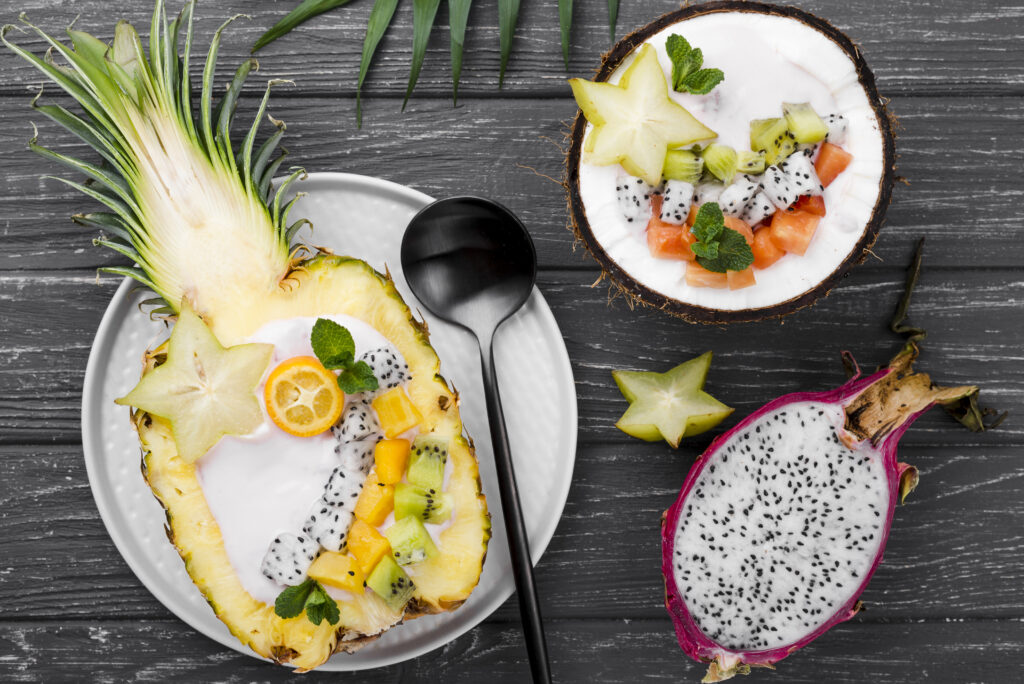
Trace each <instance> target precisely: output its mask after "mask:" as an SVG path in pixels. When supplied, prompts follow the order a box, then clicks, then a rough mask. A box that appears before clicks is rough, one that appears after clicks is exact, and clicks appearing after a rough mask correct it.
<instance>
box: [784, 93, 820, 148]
mask: <svg viewBox="0 0 1024 684" xmlns="http://www.w3.org/2000/svg"><path fill="white" fill-rule="evenodd" d="M782 115H783V116H784V117H785V118H786V127H787V128H789V132H790V133H792V134H793V137H794V138H795V139H796V141H797V142H798V143H818V142H821V141H822V140H824V139H825V136H826V135H828V126H826V125H825V122H824V121H823V120H822V118H821V117H820V116H818V113H817V112H816V111H814V107H812V106H811V105H810V103H808V102H797V103H793V102H783V103H782Z"/></svg>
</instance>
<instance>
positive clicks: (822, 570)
mask: <svg viewBox="0 0 1024 684" xmlns="http://www.w3.org/2000/svg"><path fill="white" fill-rule="evenodd" d="M916 356H917V346H916V344H915V343H914V342H913V341H910V342H908V343H907V345H906V346H905V347H904V349H903V351H902V352H901V353H900V354H898V355H897V356H896V358H895V359H893V361H892V362H891V363H890V365H889V366H888V367H887V368H884V369H882V370H880V371H878V372H877V373H875V374H873V375H870V376H868V377H860V373H859V371H856V373H855V374H854V376H853V378H852V379H851V380H850V381H849V382H847V383H846V384H845V385H843V386H842V387H840V388H838V389H836V390H832V391H828V392H814V393H812V392H805V393H797V394H790V395H786V396H783V397H780V398H778V399H776V400H774V401H772V402H769V403H768V404H766V405H765V406H763V407H762V408H761V409H760V410H758V411H756V412H754V413H753V414H752V415H751V416H749V417H748V418H746V419H745V420H743V421H742V422H740V423H739V424H738V425H736V427H734V428H733V429H731V430H730V431H728V432H727V433H725V434H723V435H721V436H720V437H718V438H717V439H715V441H714V442H712V444H711V445H710V446H709V447H708V449H707V451H705V452H704V454H703V455H702V456H701V457H700V459H698V461H697V462H696V463H695V464H694V466H693V467H692V468H691V470H690V473H689V475H688V476H687V478H686V482H685V483H684V484H683V488H682V491H681V493H680V495H679V498H678V499H677V500H676V502H675V503H674V504H673V505H672V507H671V508H669V510H668V511H667V512H666V513H665V518H664V521H663V526H662V571H663V573H664V575H665V604H666V607H667V608H668V611H669V613H670V614H671V617H672V621H673V623H674V624H675V628H676V635H677V636H678V638H679V644H680V646H682V648H683V650H684V651H685V652H686V653H687V654H688V655H689V656H691V657H692V658H694V659H696V660H699V661H702V662H708V663H710V667H709V670H708V674H707V677H706V678H705V679H704V681H706V682H709V681H711V682H713V681H721V680H723V679H728V678H729V677H731V676H733V675H735V674H746V673H748V672H749V671H750V668H751V667H758V666H761V667H770V666H771V665H772V664H773V663H775V662H777V661H779V660H781V659H782V658H785V657H786V656H788V655H790V654H791V653H793V652H794V651H796V650H797V649H799V648H801V647H803V646H806V645H807V644H808V643H810V642H811V641H813V640H814V639H816V638H817V637H819V636H821V635H822V634H823V633H825V632H826V631H827V630H828V629H830V628H831V627H833V626H834V625H836V624H837V623H840V622H843V621H844V620H848V619H849V618H851V617H852V616H853V615H855V614H856V613H857V611H858V610H860V607H861V605H860V603H859V602H858V600H857V597H858V596H859V595H860V594H861V592H862V591H863V590H864V588H865V586H866V585H867V583H868V580H869V579H870V578H871V575H872V573H873V572H874V570H875V568H876V567H877V566H878V563H879V562H880V561H881V559H882V551H883V550H884V548H885V541H886V538H887V537H888V533H889V527H890V524H891V522H892V515H893V510H894V507H895V505H896V501H897V499H900V500H901V501H902V499H903V498H904V497H906V495H907V494H908V493H910V491H911V490H912V489H913V488H914V487H915V486H916V484H917V477H918V476H917V470H916V469H915V468H914V467H913V466H909V465H907V464H906V463H900V462H899V461H898V460H897V458H896V444H897V442H898V441H899V439H900V437H901V436H902V435H903V433H904V432H905V431H906V429H907V428H908V427H909V426H910V424H911V423H912V422H913V421H914V420H915V419H916V418H917V417H918V416H919V415H921V414H922V413H924V412H925V411H926V410H927V409H928V408H929V407H931V406H933V405H934V404H936V403H941V404H944V405H947V406H951V405H953V404H958V405H959V404H963V403H964V402H965V401H973V400H974V398H975V397H976V395H977V388H975V387H939V386H936V385H933V384H932V383H931V380H930V379H929V377H928V376H927V375H926V374H924V373H915V372H914V371H913V369H912V364H913V362H914V359H915V358H916ZM845 358H846V360H847V361H848V362H849V364H848V366H849V367H852V368H856V366H855V364H853V363H852V358H850V357H849V356H847V357H845ZM974 405H975V406H976V404H974Z"/></svg>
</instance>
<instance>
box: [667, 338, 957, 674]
mask: <svg viewBox="0 0 1024 684" xmlns="http://www.w3.org/2000/svg"><path fill="white" fill-rule="evenodd" d="M916 354H917V350H916V347H914V345H908V349H906V350H905V351H904V352H903V353H902V354H901V355H899V356H897V358H896V359H895V360H894V361H893V363H892V364H890V366H889V367H887V368H884V369H882V370H880V371H878V372H876V373H874V374H873V375H870V376H867V377H861V376H860V373H859V370H858V371H857V372H856V374H855V375H854V377H853V378H852V379H850V380H849V381H848V382H847V383H846V384H844V385H842V386H841V387H839V388H837V389H835V390H831V391H825V392H800V393H794V394H788V395H785V396H782V397H779V398H777V399H775V400H773V401H771V402H769V403H767V404H765V405H764V406H763V407H761V408H760V409H758V410H757V411H755V412H754V413H753V414H751V415H750V416H748V417H747V418H745V419H744V420H743V421H741V422H740V423H739V424H737V425H736V426H735V427H733V428H732V429H730V430H729V431H728V432H726V433H724V434H722V435H720V436H719V437H717V438H716V439H715V440H714V441H713V442H712V443H711V444H710V446H709V447H708V448H707V450H706V451H705V452H704V453H703V454H702V455H701V457H700V458H699V459H698V460H697V462H696V463H695V464H694V465H693V467H692V468H691V469H690V472H689V474H688V476H687V478H686V481H685V482H684V484H683V486H682V489H681V491H680V494H679V496H678V498H677V499H676V501H675V503H674V504H673V505H672V506H671V507H670V508H669V509H668V511H666V513H665V516H664V518H663V524H662V572H663V574H664V577H665V605H666V608H667V609H668V612H669V614H670V616H671V617H672V621H673V623H674V625H675V630H676V635H677V637H678V640H679V645H680V646H681V647H682V649H683V651H684V652H686V654H687V655H689V656H690V657H691V658H693V659H694V660H697V661H700V662H705V663H710V666H709V670H708V674H707V676H706V678H705V679H704V680H703V681H705V682H714V681H721V680H723V679H728V678H730V677H732V676H733V675H735V674H746V673H748V672H749V670H750V668H751V667H771V666H772V665H773V664H774V663H776V662H778V661H779V660H782V659H783V658H785V657H786V656H788V655H790V654H791V653H793V652H794V651H797V650H799V649H800V648H802V647H804V646H806V645H807V644H808V643H810V642H811V641H813V640H814V639H816V638H818V637H819V636H821V635H822V634H824V633H825V632H827V631H828V630H829V629H831V628H832V627H834V626H835V625H836V624H838V623H840V622H844V621H846V620H849V619H850V618H851V617H853V616H854V615H856V614H857V612H858V611H859V610H860V608H861V604H860V602H859V601H858V597H859V596H860V594H861V593H862V592H863V590H864V588H865V587H866V586H867V584H868V582H869V581H870V579H871V576H872V575H873V574H874V571H875V568H877V567H878V564H879V563H880V562H881V560H882V555H883V552H884V550H885V542H886V540H887V538H888V533H889V528H890V526H891V523H892V516H893V512H894V510H895V506H896V502H897V498H899V499H900V500H902V499H903V498H904V497H905V496H906V495H907V494H908V493H909V492H910V491H911V490H912V489H913V488H914V486H916V484H917V471H916V469H915V468H914V467H913V466H909V465H907V464H905V463H900V462H898V461H897V459H896V445H897V443H898V442H899V440H900V438H901V437H902V435H903V434H904V432H905V431H906V430H907V428H909V427H910V424H911V423H913V421H914V420H915V419H916V418H917V417H918V416H919V415H921V414H922V413H924V412H925V411H927V410H928V408H930V407H931V406H933V405H934V404H935V403H937V402H943V403H945V402H949V401H953V400H955V399H959V398H961V397H963V396H966V395H968V394H970V393H971V392H976V391H977V389H976V388H973V387H960V388H941V387H934V389H928V390H923V391H925V392H927V393H928V394H926V395H923V396H922V397H921V400H920V401H917V402H915V403H914V404H913V408H914V409H916V410H913V411H911V412H903V413H901V415H900V416H899V419H898V423H897V424H894V425H892V426H891V428H890V429H889V430H888V431H887V432H886V434H884V436H882V437H881V438H880V439H879V440H877V441H876V442H875V441H872V440H870V438H865V439H858V438H857V437H855V436H854V435H853V434H850V433H846V434H844V435H842V441H844V442H846V443H847V446H853V445H855V444H856V445H860V446H863V445H865V444H866V443H868V442H871V443H872V444H873V447H874V450H875V451H876V452H877V453H878V454H879V455H880V456H881V459H882V463H883V465H884V469H885V473H886V479H887V486H888V510H887V512H886V514H885V516H884V521H885V522H884V525H883V526H882V533H881V541H880V543H879V545H878V547H877V552H876V553H875V555H874V558H873V559H871V563H870V566H869V567H870V569H869V570H868V571H867V572H866V574H864V575H863V579H862V580H861V582H860V584H859V586H857V587H856V590H855V591H853V592H852V594H851V595H850V597H849V598H848V599H847V600H846V601H845V602H844V603H842V605H841V606H840V607H839V608H838V609H837V610H835V611H834V613H833V614H832V615H831V617H829V618H828V619H827V620H825V621H824V622H823V623H822V624H821V625H820V626H818V627H817V628H816V629H814V630H813V631H811V632H809V633H807V634H805V635H803V636H802V637H801V638H799V639H797V640H794V641H793V642H792V643H787V644H785V645H782V646H779V647H776V648H769V649H764V650H739V649H730V648H726V647H724V646H722V645H720V644H718V643H716V642H715V641H714V640H713V639H711V638H709V637H708V636H707V635H706V634H705V633H704V632H702V631H701V629H700V627H699V626H698V625H697V622H696V621H695V619H694V616H693V615H692V614H691V611H690V609H689V607H688V606H687V605H686V603H685V601H684V599H683V596H682V595H681V590H680V588H679V587H677V585H676V579H675V572H674V569H673V565H674V563H676V559H675V558H674V553H673V552H674V550H675V549H674V546H675V540H676V531H677V530H678V529H679V527H680V524H681V520H680V517H681V515H682V513H683V510H684V506H685V504H686V503H687V502H688V497H689V495H690V494H691V492H692V491H693V489H694V485H695V484H696V483H697V482H698V480H699V479H700V475H701V473H702V472H703V471H704V469H705V468H706V467H708V465H710V464H712V463H714V462H715V456H716V454H717V453H718V452H719V450H720V449H722V448H723V447H725V446H726V445H728V444H730V442H731V441H732V440H733V437H734V436H735V435H739V434H743V433H744V432H745V430H746V429H747V428H748V427H750V426H751V425H753V424H754V423H755V422H757V421H758V420H759V419H761V418H763V417H764V416H766V415H771V414H773V413H775V412H777V411H779V410H780V409H783V408H785V407H787V406H790V405H792V404H797V403H800V402H809V401H810V402H819V403H824V404H833V405H837V406H840V407H842V408H843V409H844V412H845V409H846V408H847V407H849V406H850V405H851V404H853V403H854V402H855V401H856V400H857V399H858V398H859V397H861V396H862V395H863V394H865V392H866V391H867V390H868V388H871V387H876V389H877V387H878V386H879V384H880V381H883V380H884V379H885V378H887V377H889V376H891V375H892V374H894V373H895V374H896V375H894V376H892V377H891V378H890V381H891V382H895V383H897V385H898V383H900V382H902V377H903V375H904V373H910V372H911V371H910V368H911V364H912V363H913V360H914V358H915V357H916ZM847 358H848V359H849V357H847ZM849 360H851V361H852V359H849ZM916 377H917V378H918V379H920V378H922V377H923V378H924V380H925V381H926V382H924V383H923V385H930V381H927V376H924V375H923V374H917V375H916ZM920 386H921V384H919V387H920ZM912 389H914V388H912ZM897 391H898V390H897ZM883 392H884V390H883ZM883 400H884V398H883ZM847 439H849V441H847ZM712 472H714V471H713V470H712Z"/></svg>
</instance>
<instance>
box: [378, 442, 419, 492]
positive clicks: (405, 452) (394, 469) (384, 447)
mask: <svg viewBox="0 0 1024 684" xmlns="http://www.w3.org/2000/svg"><path fill="white" fill-rule="evenodd" d="M410 447H411V445H410V444H409V440H407V439H382V440H381V441H379V442H377V446H376V447H374V449H373V462H374V467H375V468H376V470H377V480H378V481H380V482H383V483H384V484H389V485H391V484H396V483H398V482H401V481H402V474H403V473H405V464H406V462H407V461H408V460H409V450H410Z"/></svg>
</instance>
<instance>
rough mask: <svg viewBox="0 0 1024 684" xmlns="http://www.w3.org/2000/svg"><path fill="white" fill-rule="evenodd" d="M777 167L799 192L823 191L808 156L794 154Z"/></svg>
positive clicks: (811, 193) (815, 192)
mask: <svg viewBox="0 0 1024 684" xmlns="http://www.w3.org/2000/svg"><path fill="white" fill-rule="evenodd" d="M779 169H780V170H781V171H782V172H783V173H785V174H786V175H787V176H788V177H789V182H790V184H791V185H792V186H793V187H794V188H796V191H797V192H798V193H799V194H801V195H820V194H822V193H824V192H825V186H824V185H822V184H821V181H820V180H819V179H818V173H817V172H816V171H815V170H814V164H813V163H812V162H811V158H810V157H806V156H804V155H802V154H794V155H792V156H790V157H789V158H788V159H787V160H786V161H784V162H782V163H781V164H779Z"/></svg>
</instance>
